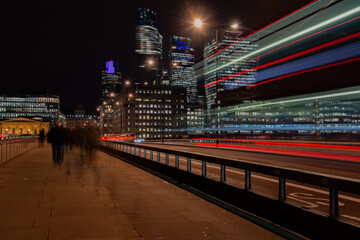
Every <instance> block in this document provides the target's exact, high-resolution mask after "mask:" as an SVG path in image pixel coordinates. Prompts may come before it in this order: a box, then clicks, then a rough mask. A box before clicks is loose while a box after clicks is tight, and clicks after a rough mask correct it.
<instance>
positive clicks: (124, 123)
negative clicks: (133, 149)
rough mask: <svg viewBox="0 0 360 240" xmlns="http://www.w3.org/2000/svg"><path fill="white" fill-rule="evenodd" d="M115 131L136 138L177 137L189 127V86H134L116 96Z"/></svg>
mask: <svg viewBox="0 0 360 240" xmlns="http://www.w3.org/2000/svg"><path fill="white" fill-rule="evenodd" d="M113 120H114V123H113V124H114V132H115V133H118V134H125V133H131V134H135V135H136V137H137V138H177V137H179V136H180V135H182V132H178V131H177V130H178V129H184V128H185V127H186V89H185V88H182V87H172V86H151V87H149V86H139V85H138V86H135V88H129V89H125V90H124V91H123V92H122V94H121V95H119V97H118V98H117V99H116V104H115V109H114V114H113Z"/></svg>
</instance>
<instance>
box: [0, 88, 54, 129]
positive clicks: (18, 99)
mask: <svg viewBox="0 0 360 240" xmlns="http://www.w3.org/2000/svg"><path fill="white" fill-rule="evenodd" d="M59 113H60V98H59V96H53V95H16V96H15V95H5V94H3V95H0V120H8V119H14V118H18V117H25V118H32V119H36V120H41V121H45V122H50V124H54V122H55V120H58V118H59Z"/></svg>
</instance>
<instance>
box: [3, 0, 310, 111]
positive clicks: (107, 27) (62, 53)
mask: <svg viewBox="0 0 360 240" xmlns="http://www.w3.org/2000/svg"><path fill="white" fill-rule="evenodd" d="M308 2H310V0H309V1H288V0H238V1H226V0H222V1H219V0H212V1H196V0H194V1H186V0H178V1H172V0H159V1H150V0H147V1H138V0H132V1H120V0H101V1H100V0H86V1H82V0H75V1H74V0H71V1H68V0H62V1H53V0H52V1H24V2H18V1H5V2H3V3H2V4H1V8H0V19H1V21H0V26H1V31H0V37H1V40H2V44H1V54H0V66H1V68H0V79H1V91H0V92H1V93H8V94H12V93H49V94H55V95H59V96H60V101H61V110H62V111H65V113H66V112H71V111H72V110H73V109H74V107H75V106H76V104H77V102H78V101H81V102H82V103H84V105H85V107H86V109H88V110H90V111H94V110H95V108H96V106H97V104H98V103H99V101H100V88H101V70H102V69H103V68H104V67H105V61H107V60H110V59H112V60H118V61H119V62H120V70H121V72H122V74H123V78H125V79H131V78H132V76H133V69H134V51H135V50H134V48H135V19H136V17H135V13H136V8H137V7H145V8H150V9H151V10H154V11H156V12H157V13H158V22H159V25H160V30H161V32H162V34H163V36H164V40H163V44H164V48H163V58H164V60H165V61H166V59H167V58H168V49H169V46H168V45H169V44H168V43H169V41H170V40H169V38H170V36H171V35H180V36H185V37H191V38H192V39H193V48H194V49H195V56H196V58H197V59H200V57H201V55H202V49H201V48H202V46H203V45H204V43H205V41H206V40H210V39H211V37H212V36H213V32H214V31H212V30H211V29H207V30H206V32H205V33H204V32H199V31H198V30H195V29H194V28H193V27H192V26H191V24H192V20H193V18H194V17H201V18H202V19H205V20H206V22H207V24H208V25H209V26H211V28H216V27H220V26H222V25H227V24H231V23H232V22H237V23H239V24H241V25H242V26H244V27H246V28H249V29H254V30H256V29H259V28H261V27H262V26H265V25H266V24H269V23H271V22H273V21H275V20H277V19H278V18H280V17H282V16H284V15H286V14H287V13H290V12H292V11H294V10H296V9H298V8H299V7H301V6H303V5H305V4H306V3H308Z"/></svg>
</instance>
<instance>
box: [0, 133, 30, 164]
mask: <svg viewBox="0 0 360 240" xmlns="http://www.w3.org/2000/svg"><path fill="white" fill-rule="evenodd" d="M36 142H37V137H34V136H8V137H0V164H3V163H5V162H7V161H9V160H10V159H12V158H15V157H17V156H19V155H20V154H22V153H23V152H25V151H27V150H28V149H29V148H30V147H33V146H35V145H36V144H35V145H33V146H30V145H29V144H30V143H36Z"/></svg>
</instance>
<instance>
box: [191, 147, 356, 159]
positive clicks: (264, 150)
mask: <svg viewBox="0 0 360 240" xmlns="http://www.w3.org/2000/svg"><path fill="white" fill-rule="evenodd" d="M196 145H197V146H206V147H223V148H235V149H241V150H246V151H253V152H260V153H273V154H281V155H293V156H301V157H314V158H326V159H334V160H339V161H350V162H357V163H358V162H360V157H358V156H350V155H342V154H331V153H319V152H305V151H295V150H280V149H271V148H259V147H245V146H238V145H229V144H216V143H196Z"/></svg>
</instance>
